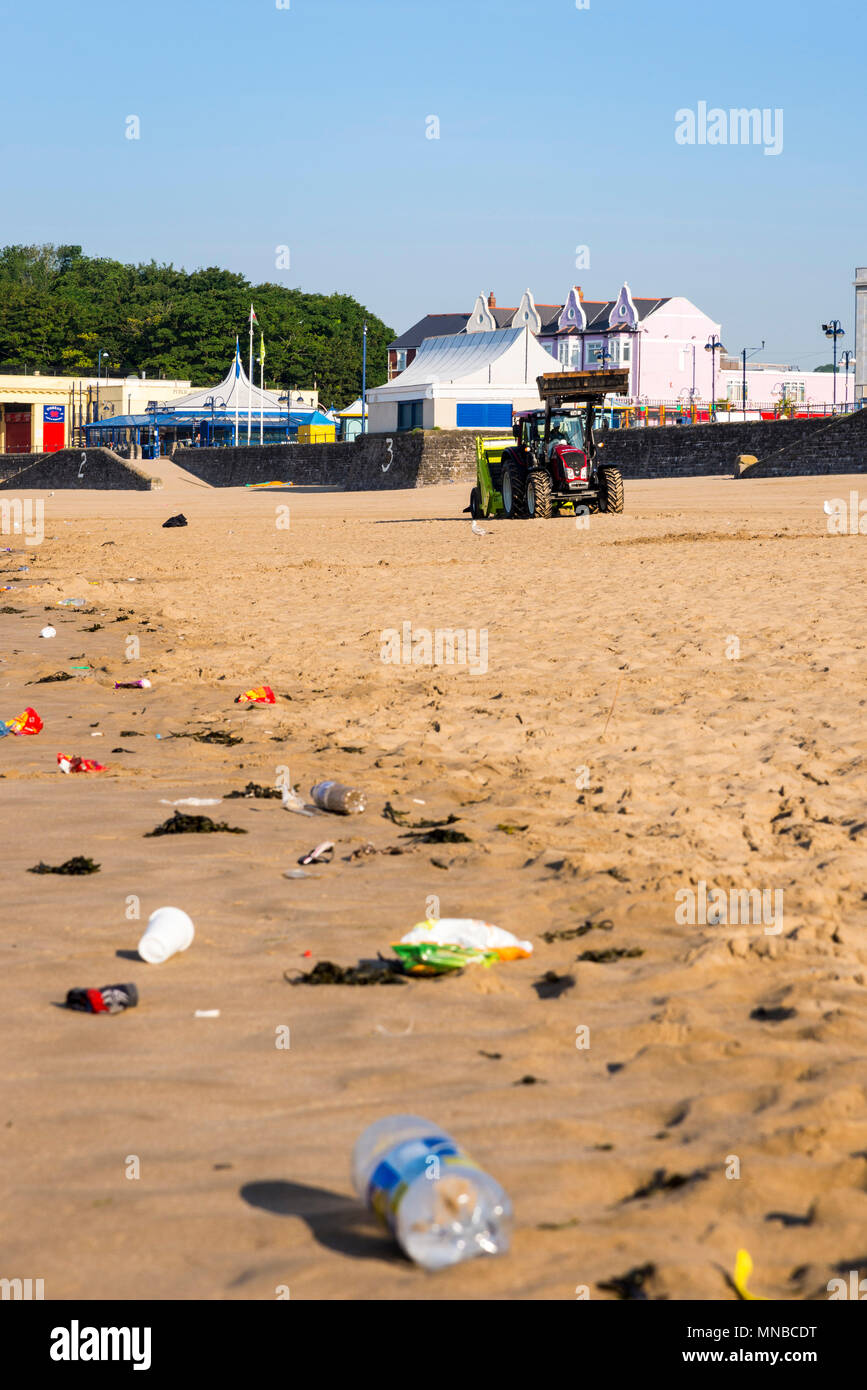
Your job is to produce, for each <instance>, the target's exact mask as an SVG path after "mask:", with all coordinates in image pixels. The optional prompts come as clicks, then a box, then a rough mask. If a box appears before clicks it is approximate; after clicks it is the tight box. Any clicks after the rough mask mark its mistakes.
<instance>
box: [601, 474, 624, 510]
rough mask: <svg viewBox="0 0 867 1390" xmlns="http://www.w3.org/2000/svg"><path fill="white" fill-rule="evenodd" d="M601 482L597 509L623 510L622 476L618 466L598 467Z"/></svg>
mask: <svg viewBox="0 0 867 1390" xmlns="http://www.w3.org/2000/svg"><path fill="white" fill-rule="evenodd" d="M599 476H600V479H601V482H602V487H601V488H600V494H599V510H600V511H603V512H622V511H623V476H622V474H621V472H620V469H619V468H600V470H599Z"/></svg>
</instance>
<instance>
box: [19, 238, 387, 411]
mask: <svg viewBox="0 0 867 1390" xmlns="http://www.w3.org/2000/svg"><path fill="white" fill-rule="evenodd" d="M251 302H252V303H253V304H254V305H255V307H256V315H257V319H258V323H259V327H260V329H261V331H263V332H264V334H265V341H266V352H267V356H266V362H265V366H266V378H265V384H266V386H268V387H271V388H275V389H278V390H285V388H286V387H287V386H297V387H310V386H312V385H313V382H314V380H315V381H316V384H317V386H318V387H319V393H320V399H321V400H322V401H323V403H324V404H326V405H331V404H332V403H333V404H334V405H336V406H338V407H341V406H344V405H347V404H348V403H349V402H350V401H351V400H353V399H354V398H355V397H356V396H357V395H358V394H359V392H360V390H361V355H362V328H363V325H364V323H365V322H366V323H367V326H368V338H367V348H368V373H367V380H368V385H369V386H377V385H379V384H380V383H381V382H383V381H385V379H386V376H387V361H386V348H387V345H388V343H389V341H390V340H391V339H392V338H393V337H394V332H393V330H392V329H391V328H389V327H388V326H387V325H386V324H385V323H383V322H382V320H381V319H378V318H377V317H376V316H375V315H374V314H371V313H370V312H369V311H368V310H367V309H365V308H364V307H363V305H361V304H359V303H358V302H357V301H356V300H354V299H353V298H352V297H351V296H350V295H346V294H339V293H335V294H330V295H322V294H308V293H305V292H304V291H303V290H300V289H286V288H285V287H284V286H282V285H276V284H273V283H270V282H268V283H264V284H260V285H252V284H251V283H250V282H249V281H248V280H247V279H245V277H244V276H243V275H238V274H236V273H234V272H232V271H228V270H222V269H220V268H219V267H217V266H209V267H206V268H203V269H201V270H195V271H192V272H191V273H188V272H186V271H184V270H181V269H177V268H176V267H175V266H173V265H161V264H158V263H157V262H156V261H150V262H149V263H147V264H141V265H125V264H123V263H122V262H121V261H115V260H111V259H109V258H107V257H92V256H85V255H84V254H83V252H82V249H81V247H80V246H72V245H70V246H52V245H46V246H5V247H3V248H2V249H0V370H3V371H23V370H24V369H25V366H26V368H27V370H28V371H33V370H39V371H42V372H52V373H57V374H59V375H85V374H88V373H93V374H95V373H96V369H97V360H98V354H99V351H100V349H102V352H103V366H105V361H106V358H107V360H108V362H109V363H110V364H111V370H112V371H113V372H115V373H122V374H124V375H126V374H127V373H130V372H135V373H136V374H140V373H141V372H146V373H147V375H148V376H153V377H159V376H163V377H169V378H181V379H185V378H187V377H188V378H189V379H190V380H191V381H192V383H193V385H194V386H208V385H212V384H213V383H215V382H216V381H219V380H220V378H221V377H223V376H224V375H225V373H226V370H227V369H228V366H229V364H230V362H231V361H232V357H233V354H234V351H235V337H236V335H238V337H239V338H240V342H241V353H242V358H243V360H244V363H245V365H246V362H247V342H248V339H247V323H248V315H249V311H250V304H251ZM254 349H255V353H256V355H257V356H258V351H259V333H258V331H257V332H256V333H255V334H254ZM256 372H257V380H258V367H257V368H256Z"/></svg>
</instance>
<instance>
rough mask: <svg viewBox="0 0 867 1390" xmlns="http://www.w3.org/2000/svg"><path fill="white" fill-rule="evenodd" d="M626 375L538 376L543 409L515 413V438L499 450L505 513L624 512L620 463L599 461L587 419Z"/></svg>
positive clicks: (621, 389)
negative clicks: (507, 445) (501, 451)
mask: <svg viewBox="0 0 867 1390" xmlns="http://www.w3.org/2000/svg"><path fill="white" fill-rule="evenodd" d="M628 381H629V373H628V372H627V371H596V372H546V373H545V375H544V376H540V377H538V378H537V385H538V388H539V396H540V398H541V399H542V400H543V401H544V402H545V408H544V410H527V411H521V412H520V413H519V414H517V415H516V416H515V419H514V422H513V424H512V433H513V434H514V436H515V440H516V443H515V444H514V445H512V446H510V447H509V448H507V449H504V450H503V453H502V459H501V462H500V465H499V467H498V468H497V472H498V474H499V478H498V480H497V481H498V483H499V487H498V491H499V492H500V494H501V496H502V499H503V511H504V512H505V514H506V516H511V517H532V518H536V517H546V516H552V515H554V514H555V513H559V512H560V511H569V512H572V513H575V512H576V510H577V509H578V508H586V509H587V511H589V512H622V511H623V478H622V477H621V474H620V469H619V468H612V467H608V466H607V465H605V464H603V463H602V462H601V461H600V457H599V451H600V450H601V449H602V447H603V446H602V443H601V442H600V441H598V440H597V439H596V438H595V436H594V430H593V424H594V415H595V412H596V410H597V409H600V408H601V407H602V404H603V402H604V399H605V397H606V396H607V395H609V394H612V393H616V394H619V395H622V394H625V393H626V391H627V390H628ZM494 485H495V486H496V485H497V484H496V482H495V484H494Z"/></svg>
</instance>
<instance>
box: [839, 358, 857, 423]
mask: <svg viewBox="0 0 867 1390" xmlns="http://www.w3.org/2000/svg"><path fill="white" fill-rule="evenodd" d="M854 355H855V354H854V353H852V352H850V351H849V349H848V348H847V349H846V351H845V352H841V353H840V361H841V362H842V363H843V373H844V375H843V393H844V394H843V410H844V412H846V411H848V409H849V364H850V362H851V361H852V358H853V357H854Z"/></svg>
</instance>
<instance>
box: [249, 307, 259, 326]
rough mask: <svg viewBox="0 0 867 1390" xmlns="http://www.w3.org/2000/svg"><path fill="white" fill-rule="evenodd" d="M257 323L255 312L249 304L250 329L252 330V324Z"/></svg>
mask: <svg viewBox="0 0 867 1390" xmlns="http://www.w3.org/2000/svg"><path fill="white" fill-rule="evenodd" d="M258 322H259V320H258V319H257V318H256V310H255V309H254V308H253V306H252V304H251V305H250V327H251V328H252V327H253V324H254V323H258Z"/></svg>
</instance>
